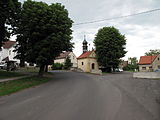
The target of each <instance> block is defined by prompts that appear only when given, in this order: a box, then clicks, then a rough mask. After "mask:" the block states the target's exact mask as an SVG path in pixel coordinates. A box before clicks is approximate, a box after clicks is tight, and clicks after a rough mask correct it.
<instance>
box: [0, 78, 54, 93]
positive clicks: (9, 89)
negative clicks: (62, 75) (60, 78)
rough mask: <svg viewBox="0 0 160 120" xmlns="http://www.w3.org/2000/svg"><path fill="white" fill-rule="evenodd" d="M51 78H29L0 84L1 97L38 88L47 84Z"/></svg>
mask: <svg viewBox="0 0 160 120" xmlns="http://www.w3.org/2000/svg"><path fill="white" fill-rule="evenodd" d="M50 79H51V78H50V77H37V76H33V77H27V78H22V79H19V80H12V81H7V82H2V83H0V96H3V95H8V94H11V93H14V92H17V91H20V90H23V89H25V88H29V87H32V86H36V85H39V84H42V83H46V82H48V81H49V80H50Z"/></svg>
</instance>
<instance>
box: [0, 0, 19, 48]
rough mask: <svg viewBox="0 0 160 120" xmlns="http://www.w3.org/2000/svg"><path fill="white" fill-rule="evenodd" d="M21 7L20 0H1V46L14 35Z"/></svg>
mask: <svg viewBox="0 0 160 120" xmlns="http://www.w3.org/2000/svg"><path fill="white" fill-rule="evenodd" d="M20 9H21V3H20V2H18V0H1V1H0V48H1V46H2V43H3V42H4V41H7V40H9V37H10V35H14V32H15V29H16V28H15V26H16V23H17V19H18V17H19V13H20Z"/></svg>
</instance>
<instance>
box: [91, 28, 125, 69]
mask: <svg viewBox="0 0 160 120" xmlns="http://www.w3.org/2000/svg"><path fill="white" fill-rule="evenodd" d="M94 44H95V47H96V55H97V60H98V63H99V65H100V66H102V67H103V68H108V69H109V71H111V68H112V69H113V70H114V69H115V68H117V67H118V65H119V63H120V58H122V57H124V56H125V54H126V51H125V45H126V39H125V36H124V35H122V34H121V33H120V32H119V30H118V29H116V28H114V27H103V28H101V29H99V31H98V33H97V34H96V37H95V40H94Z"/></svg>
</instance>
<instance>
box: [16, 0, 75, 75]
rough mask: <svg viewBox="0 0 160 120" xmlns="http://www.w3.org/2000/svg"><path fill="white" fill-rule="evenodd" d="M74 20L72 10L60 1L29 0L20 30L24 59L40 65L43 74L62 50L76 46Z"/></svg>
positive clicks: (21, 20)
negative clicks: (70, 12)
mask: <svg viewBox="0 0 160 120" xmlns="http://www.w3.org/2000/svg"><path fill="white" fill-rule="evenodd" d="M72 23H73V21H72V20H71V19H70V18H69V17H68V11H67V10H66V9H65V7H64V6H63V5H61V4H59V3H55V4H51V5H48V4H46V3H44V2H36V1H32V0H27V1H25V2H24V4H23V7H22V11H21V19H20V21H19V25H18V32H17V34H18V36H19V37H18V38H19V39H17V41H18V42H19V47H18V48H17V52H18V53H19V55H20V56H19V57H22V53H23V52H24V53H23V54H24V56H23V57H24V59H25V60H26V61H27V62H31V63H36V64H38V66H40V70H39V75H40V76H41V75H43V72H44V68H45V66H46V65H48V64H51V63H52V61H53V60H54V59H55V57H57V56H58V55H59V54H60V53H61V52H62V51H67V50H70V49H72V47H73V43H71V39H72V37H71V34H72V30H71V27H72ZM22 45H24V46H22ZM21 48H23V50H22V49H21ZM23 57H22V58H23Z"/></svg>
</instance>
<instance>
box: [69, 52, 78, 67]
mask: <svg viewBox="0 0 160 120" xmlns="http://www.w3.org/2000/svg"><path fill="white" fill-rule="evenodd" d="M69 58H70V59H71V63H73V65H72V67H77V57H76V56H75V54H74V53H73V52H71V53H70V54H69Z"/></svg>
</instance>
